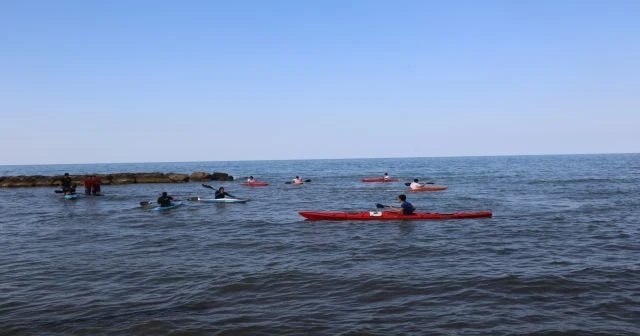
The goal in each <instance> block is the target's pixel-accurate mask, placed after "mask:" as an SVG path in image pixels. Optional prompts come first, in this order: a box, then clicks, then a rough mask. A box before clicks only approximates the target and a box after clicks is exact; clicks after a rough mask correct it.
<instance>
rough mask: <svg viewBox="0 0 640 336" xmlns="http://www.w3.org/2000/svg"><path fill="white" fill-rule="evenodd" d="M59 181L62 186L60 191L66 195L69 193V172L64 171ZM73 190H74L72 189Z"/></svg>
mask: <svg viewBox="0 0 640 336" xmlns="http://www.w3.org/2000/svg"><path fill="white" fill-rule="evenodd" d="M60 181H61V183H60V184H61V186H62V192H63V193H64V194H65V195H66V194H71V193H72V192H71V190H72V188H71V176H69V173H64V176H63V177H62V179H61V180H60ZM74 192H75V190H74Z"/></svg>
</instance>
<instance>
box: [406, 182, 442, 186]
mask: <svg viewBox="0 0 640 336" xmlns="http://www.w3.org/2000/svg"><path fill="white" fill-rule="evenodd" d="M420 183H422V184H435V183H434V182H420ZM404 185H406V186H407V187H408V186H410V185H411V182H406V183H405V184H404Z"/></svg>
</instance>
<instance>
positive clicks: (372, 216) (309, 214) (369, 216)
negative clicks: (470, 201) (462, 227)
mask: <svg viewBox="0 0 640 336" xmlns="http://www.w3.org/2000/svg"><path fill="white" fill-rule="evenodd" d="M299 214H300V216H302V217H304V218H306V219H308V220H336V221H337V220H440V219H464V218H483V217H491V216H492V215H493V214H492V213H491V211H476V212H456V213H431V212H421V213H415V214H413V215H401V214H399V213H397V212H394V211H361V212H314V211H300V212H299Z"/></svg>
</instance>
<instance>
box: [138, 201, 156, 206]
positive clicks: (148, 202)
mask: <svg viewBox="0 0 640 336" xmlns="http://www.w3.org/2000/svg"><path fill="white" fill-rule="evenodd" d="M151 204H153V201H142V202H140V206H145V205H151Z"/></svg>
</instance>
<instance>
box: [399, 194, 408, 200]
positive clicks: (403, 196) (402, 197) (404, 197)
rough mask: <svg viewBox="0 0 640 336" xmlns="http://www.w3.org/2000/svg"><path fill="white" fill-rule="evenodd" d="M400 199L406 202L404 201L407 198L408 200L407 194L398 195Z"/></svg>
mask: <svg viewBox="0 0 640 336" xmlns="http://www.w3.org/2000/svg"><path fill="white" fill-rule="evenodd" d="M398 199H399V200H400V201H402V202H404V201H406V200H407V195H405V194H402V195H398Z"/></svg>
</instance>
